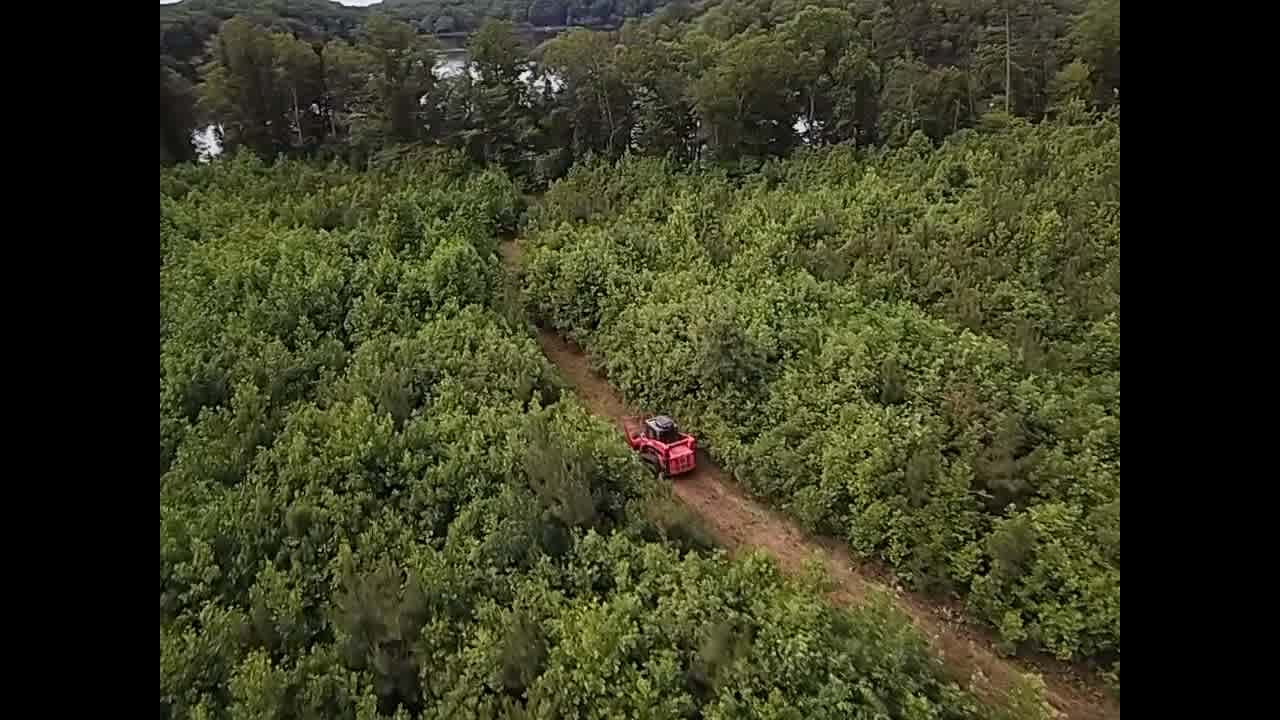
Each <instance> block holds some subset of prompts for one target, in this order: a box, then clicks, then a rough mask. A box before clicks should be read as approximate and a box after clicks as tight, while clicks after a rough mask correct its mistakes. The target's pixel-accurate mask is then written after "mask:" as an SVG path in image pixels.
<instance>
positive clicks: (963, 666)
mask: <svg viewBox="0 0 1280 720" xmlns="http://www.w3.org/2000/svg"><path fill="white" fill-rule="evenodd" d="M501 251H502V255H503V259H504V262H505V264H506V265H507V266H508V268H509V269H512V270H518V262H519V258H520V248H519V245H518V244H517V242H504V243H503V244H502V247H501ZM538 342H539V344H541V346H542V350H543V352H544V353H546V356H547V358H549V359H550V360H551V361H552V362H553V363H554V364H555V365H556V366H557V367H558V368H559V369H560V371H561V373H563V374H564V376H565V378H566V379H567V380H568V381H569V382H570V383H571V384H572V385H573V386H574V390H575V391H576V393H577V395H578V397H579V398H580V399H581V400H582V402H583V404H584V405H586V407H587V409H589V410H590V411H591V412H593V413H595V414H597V415H600V416H602V417H607V418H609V419H610V420H612V421H614V422H615V423H618V422H620V420H621V418H622V417H623V416H624V415H635V414H638V413H637V412H636V411H635V410H632V409H631V408H628V407H627V405H626V403H624V402H623V400H622V398H621V397H620V395H619V394H618V393H617V392H616V391H615V390H614V389H613V388H612V386H610V385H609V383H608V382H607V381H606V380H605V379H604V378H602V377H600V376H599V375H598V374H597V373H595V372H594V371H593V370H592V369H591V364H590V362H589V360H588V359H587V357H586V355H585V354H584V353H583V352H582V351H581V350H580V349H578V348H577V347H576V346H574V345H573V344H572V343H569V342H566V341H565V340H563V339H562V338H560V337H559V336H558V335H556V334H555V333H553V332H549V331H546V330H544V331H541V332H539V334H538ZM697 458H698V467H697V469H696V470H694V471H693V472H691V473H689V474H687V475H682V476H680V477H678V478H676V479H675V481H674V482H673V490H674V492H675V494H676V496H677V497H679V498H680V500H681V501H683V502H684V503H685V504H686V505H688V506H689V507H690V508H691V509H692V510H694V511H695V512H696V513H697V514H698V515H699V516H700V517H701V518H702V520H703V521H704V522H705V523H706V524H707V526H708V529H709V530H710V531H711V532H712V534H713V535H714V536H715V537H716V539H717V540H718V541H719V542H721V543H722V544H723V545H724V546H725V547H726V549H728V550H729V551H730V552H738V551H742V550H760V551H762V552H764V553H766V554H768V555H770V556H772V557H773V558H774V559H775V560H776V561H777V562H778V563H779V566H780V567H781V568H782V569H783V571H785V572H788V573H793V574H800V573H803V572H804V571H805V563H806V562H808V561H812V560H817V561H818V562H820V563H821V564H822V565H823V566H824V567H825V568H826V570H827V573H828V575H829V576H830V578H831V581H832V586H833V588H834V589H833V590H832V592H831V593H830V596H831V599H832V600H833V601H834V602H837V603H839V604H842V605H847V604H851V603H859V602H863V601H865V600H866V599H867V598H868V595H869V594H870V593H871V592H875V591H879V592H883V593H885V594H887V595H888V596H890V597H891V598H893V599H894V600H895V602H896V604H897V605H898V607H899V608H900V609H901V610H902V611H903V612H905V613H906V615H907V616H908V617H909V618H910V619H911V621H912V622H913V623H914V624H915V625H916V627H917V628H919V629H920V630H921V631H922V632H923V633H924V635H925V636H926V637H927V638H928V640H929V642H930V644H931V645H932V646H933V648H934V649H935V651H936V652H937V653H938V654H939V656H940V657H941V658H942V660H943V662H944V663H945V664H946V665H947V667H948V668H949V669H950V670H951V671H952V673H953V676H954V677H955V678H956V679H957V680H958V681H960V682H961V684H967V683H969V682H970V681H971V680H973V679H974V678H976V677H979V676H980V677H983V678H985V679H986V682H984V683H979V684H978V685H977V687H976V688H975V689H977V690H978V691H979V693H980V694H981V695H982V696H983V697H984V699H986V700H988V701H991V702H996V703H1000V702H1001V700H1002V698H1003V697H1004V695H1005V693H1006V692H1007V691H1008V689H1009V688H1010V687H1011V686H1012V684H1013V682H1014V680H1015V679H1016V678H1017V677H1018V675H1019V674H1021V673H1025V672H1028V671H1033V672H1036V673H1038V674H1040V675H1041V677H1043V678H1044V681H1045V685H1046V696H1047V698H1048V700H1049V702H1050V703H1051V704H1052V705H1053V706H1054V708H1055V709H1056V710H1058V711H1059V712H1060V713H1062V714H1063V715H1064V716H1065V717H1067V718H1072V719H1076V718H1078V719H1080V720H1111V719H1113V718H1119V717H1120V705H1119V702H1118V701H1117V700H1115V698H1114V697H1112V696H1111V695H1109V694H1108V693H1106V692H1105V691H1103V690H1101V689H1100V687H1099V685H1100V683H1098V682H1097V681H1096V680H1095V679H1094V678H1092V677H1085V676H1084V673H1082V672H1081V671H1079V670H1078V669H1077V668H1072V667H1068V666H1065V665H1063V664H1061V663H1057V662H1054V661H1052V660H1050V659H1036V660H1010V659H1006V658H1002V657H1000V656H999V655H998V654H997V653H996V652H995V651H994V650H993V649H992V648H993V639H992V637H991V636H990V634H989V633H987V632H986V631H984V630H982V629H980V628H976V627H974V626H972V625H971V624H969V623H967V622H966V621H965V620H964V619H963V617H962V615H961V613H960V612H959V611H958V610H956V609H955V608H953V607H949V606H946V605H945V604H943V605H940V604H938V603H936V602H930V601H929V600H926V599H925V598H923V597H921V596H919V595H917V594H915V593H911V592H906V591H903V590H902V589H901V588H900V587H898V586H897V585H896V583H895V582H894V581H893V579H892V574H891V573H889V572H887V571H886V570H884V569H883V568H880V567H877V566H875V565H874V564H872V563H866V562H860V561H859V560H857V559H855V558H853V557H852V556H851V555H850V554H849V551H848V550H847V549H846V548H845V547H844V546H843V545H842V544H840V543H838V542H835V541H833V540H830V539H826V538H818V537H814V536H812V535H810V534H809V533H807V532H805V531H804V530H803V529H802V528H800V527H799V526H798V525H797V524H796V523H795V522H794V521H792V520H791V519H789V518H787V517H785V516H783V515H781V514H779V513H777V512H774V511H772V510H770V509H769V508H767V507H765V506H764V505H762V504H760V503H759V502H757V501H755V500H753V499H752V498H751V497H750V496H749V495H748V494H747V493H746V492H745V491H744V490H743V489H742V487H741V486H740V485H738V483H737V482H736V481H735V480H734V478H733V477H732V476H731V475H730V474H729V473H727V472H726V471H724V470H723V469H721V468H720V466H719V465H717V464H716V463H715V462H714V461H713V460H712V459H711V458H710V457H708V456H707V454H706V453H705V452H703V451H702V450H699V451H698V456H697ZM979 674H980V675H979Z"/></svg>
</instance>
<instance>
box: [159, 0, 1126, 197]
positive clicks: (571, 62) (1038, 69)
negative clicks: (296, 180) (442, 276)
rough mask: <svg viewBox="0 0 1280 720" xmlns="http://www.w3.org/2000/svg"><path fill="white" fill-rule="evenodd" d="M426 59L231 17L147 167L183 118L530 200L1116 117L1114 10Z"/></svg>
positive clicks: (560, 45)
mask: <svg viewBox="0 0 1280 720" xmlns="http://www.w3.org/2000/svg"><path fill="white" fill-rule="evenodd" d="M637 12H639V11H637ZM348 38H350V39H348ZM437 50H438V46H436V45H435V43H434V41H433V40H432V39H431V38H430V37H428V36H426V35H423V34H421V33H420V32H417V31H416V30H415V28H414V27H413V26H411V25H409V24H407V23H404V22H402V21H399V20H396V19H394V18H393V17H392V16H391V15H387V14H381V13H378V14H374V15H372V16H370V17H369V19H368V20H367V21H366V22H365V23H364V24H363V25H361V26H360V27H359V28H358V29H356V30H352V31H350V32H347V33H345V34H342V36H341V37H334V38H330V39H328V40H324V41H323V42H322V41H321V40H320V39H314V38H313V39H306V38H303V37H300V36H299V35H297V34H291V33H289V32H279V31H274V32H273V31H272V30H271V29H270V28H269V26H266V25H263V24H262V23H260V22H254V21H253V20H251V19H249V18H246V17H233V18H232V19H231V20H228V21H227V22H226V23H224V24H223V25H222V26H221V30H220V31H219V32H218V34H217V35H216V36H214V37H213V38H212V40H211V42H210V45H209V51H208V56H209V58H208V62H207V63H206V64H205V65H204V66H203V67H202V69H201V71H200V74H199V82H198V84H197V85H195V88H194V89H193V88H192V86H190V85H189V84H188V81H187V80H188V79H184V78H183V77H182V76H181V73H180V72H178V71H177V70H174V69H173V68H162V71H161V85H162V90H161V92H162V110H161V115H162V140H161V142H162V150H161V154H162V158H179V159H185V158H188V157H190V155H191V153H192V150H191V148H190V147H176V146H175V145H173V144H169V145H166V144H165V143H166V142H167V140H166V139H167V138H174V137H183V136H184V135H183V133H184V132H189V130H190V129H191V126H190V125H189V124H188V123H190V122H192V121H193V120H194V118H197V117H200V118H202V119H204V120H208V121H210V122H214V123H216V124H218V125H219V126H220V127H221V128H222V129H223V132H224V133H225V137H224V142H225V144H226V146H227V147H228V148H230V149H234V148H235V147H237V146H240V145H246V146H248V147H250V148H251V149H253V150H254V151H255V152H256V153H258V154H259V155H260V156H262V157H265V158H270V157H275V156H276V155H279V154H282V153H283V154H292V155H313V154H318V153H319V154H324V153H328V154H333V155H340V156H344V157H347V158H348V159H354V160H355V161H356V162H357V164H359V163H360V162H363V161H366V160H367V159H368V158H370V157H372V156H373V155H374V154H376V153H377V152H379V151H382V150H385V149H387V148H393V147H397V146H401V145H404V144H406V143H408V144H413V143H425V144H433V145H443V146H447V147H452V148H455V149H459V150H462V151H463V152H465V153H467V154H468V155H469V156H471V157H472V158H473V159H475V160H478V161H481V162H497V163H500V164H502V165H503V166H504V167H505V168H506V169H507V170H508V171H509V172H511V173H512V174H513V176H515V177H516V178H518V179H520V180H521V181H522V182H525V183H526V184H530V185H534V186H543V185H545V183H547V182H549V181H550V180H552V179H555V178H558V177H561V176H563V174H564V172H565V171H566V170H567V169H568V168H569V167H570V166H572V164H573V163H574V162H576V161H577V160H579V159H581V158H584V157H587V156H597V157H604V158H608V159H617V158H620V157H622V156H623V155H626V154H633V155H645V156H654V157H662V158H669V159H673V160H675V161H677V162H681V163H686V164H687V163H695V162H697V163H701V164H706V163H715V164H720V165H728V166H731V167H740V168H746V169H748V170H749V169H753V168H756V167H758V166H759V165H760V163H761V162H762V161H763V160H765V159H767V158H770V157H778V156H783V155H786V154H788V153H790V152H791V151H793V150H795V149H796V148H798V147H806V146H808V147H812V146H821V145H830V144H840V143H848V144H853V145H858V146H878V145H889V146H899V145H902V144H904V143H905V142H906V141H907V140H908V139H909V138H910V137H911V135H912V134H913V133H915V132H916V131H920V132H922V133H923V134H924V135H925V136H926V137H927V138H929V139H930V140H932V141H933V142H935V143H936V142H938V141H941V140H942V139H943V138H945V137H946V136H947V135H949V134H952V133H954V132H957V131H959V130H962V129H965V128H970V127H978V126H981V125H982V124H984V123H996V124H998V123H1001V122H1003V120H1002V119H1001V118H1003V117H1007V116H1016V117H1023V118H1026V119H1029V120H1036V121H1038V120H1040V119H1043V118H1045V117H1049V116H1052V115H1055V114H1061V113H1064V112H1076V111H1078V110H1086V111H1092V110H1107V109H1110V110H1112V111H1114V112H1116V113H1118V109H1119V90H1120V63H1119V60H1120V43H1119V1H1118V0H1087V1H1086V2H1083V3H1081V2H1078V1H1077V0H1008V1H1007V2H998V1H997V0H966V1H964V2H959V1H957V2H949V3H937V2H926V1H925V0H895V1H892V2H886V1H872V0H864V1H860V2H834V1H831V2H821V1H820V2H811V1H807V0H806V2H793V1H791V0H754V1H752V2H747V1H745V0H724V1H723V2H707V3H705V4H702V5H699V6H696V7H693V6H690V5H688V4H685V3H683V2H677V3H670V4H667V5H664V6H663V7H662V8H661V9H659V10H658V11H657V12H655V13H653V14H652V15H651V16H650V17H647V18H644V19H631V20H628V21H627V22H626V23H624V24H623V26H622V27H621V28H620V29H618V30H616V31H597V30H588V29H574V30H570V31H568V32H565V33H563V34H561V35H560V36H558V37H556V38H554V39H552V40H550V41H547V42H545V43H543V44H541V45H540V46H538V47H536V48H531V47H529V46H528V43H527V42H526V41H525V38H524V36H523V35H522V34H521V33H520V32H519V30H518V28H517V27H516V26H515V25H513V24H512V23H510V22H505V21H496V20H486V21H484V22H483V23H481V25H480V27H479V29H478V30H477V31H476V32H475V33H473V34H472V35H471V37H470V39H469V42H468V50H469V56H470V59H471V71H470V72H466V73H462V74H460V75H458V76H456V77H452V78H445V79H441V78H438V77H437V76H436V75H435V74H433V72H432V68H433V67H434V64H435V55H436V53H437ZM163 65H164V60H163V56H162V66H163ZM166 98H167V102H168V103H169V104H168V105H167V106H166V105H165V103H166ZM184 102H186V103H187V104H183V103H184ZM192 103H194V104H192ZM166 107H167V108H169V109H168V110H166ZM164 128H169V130H168V131H167V132H166V131H165V130H164Z"/></svg>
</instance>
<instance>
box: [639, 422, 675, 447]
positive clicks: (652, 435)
mask: <svg viewBox="0 0 1280 720" xmlns="http://www.w3.org/2000/svg"><path fill="white" fill-rule="evenodd" d="M644 434H645V437H647V438H649V439H650V440H657V441H658V442H660V443H663V444H665V445H670V444H672V443H674V442H678V441H679V440H680V430H679V428H677V427H676V423H675V421H674V420H672V419H671V418H669V417H667V416H666V415H658V416H656V417H651V418H649V419H648V420H645V421H644Z"/></svg>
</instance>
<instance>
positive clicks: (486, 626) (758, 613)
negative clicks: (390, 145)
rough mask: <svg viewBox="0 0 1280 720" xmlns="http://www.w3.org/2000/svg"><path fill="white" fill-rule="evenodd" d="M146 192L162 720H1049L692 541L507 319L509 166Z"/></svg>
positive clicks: (685, 524) (755, 564) (292, 171)
mask: <svg viewBox="0 0 1280 720" xmlns="http://www.w3.org/2000/svg"><path fill="white" fill-rule="evenodd" d="M160 186H161V193H160V210H161V219H160V263H161V264H160V286H161V293H160V312H161V326H160V367H161V371H160V436H161V441H160V638H159V644H160V716H161V718H213V719H218V718H242V717H253V718H264V719H266V718H335V717H353V718H361V719H368V720H372V719H373V718H396V719H397V720H399V719H403V718H446V717H448V718H457V717H468V718H480V717H485V718H488V717H512V718H516V717H624V716H625V717H813V718H845V717H852V716H864V715H865V716H867V717H870V716H873V715H874V716H877V717H892V718H940V717H946V718H961V719H963V718H975V719H976V718H979V717H982V718H991V717H996V718H1001V717H1008V718H1014V717H1025V718H1039V717H1045V716H1044V715H1043V714H1042V710H1041V707H1040V706H1039V705H1037V704H1036V703H1034V702H1033V703H1030V704H1027V705H1025V706H1023V707H1015V708H1013V709H1011V710H1008V709H1006V710H1005V711H999V712H997V711H995V710H990V709H986V708H981V707H979V706H978V705H977V703H976V702H975V700H974V698H973V696H971V695H969V694H968V693H966V692H965V691H964V690H962V689H961V687H960V686H959V685H957V684H956V683H954V682H952V681H950V680H948V679H947V678H946V677H945V676H944V675H943V673H942V671H941V668H940V666H939V663H938V661H937V659H936V658H935V657H934V656H932V655H931V654H930V652H929V651H928V648H927V646H926V644H925V642H924V640H923V638H922V637H921V636H920V635H919V634H918V633H916V632H915V631H914V630H913V629H912V628H910V626H909V625H908V623H907V622H906V621H905V620H904V619H903V618H902V617H901V616H898V615H895V614H893V613H892V612H889V611H888V610H885V609H884V608H871V609H862V610H855V611H845V610H838V609H835V608H833V607H832V606H830V605H828V604H827V603H826V602H824V601H823V600H822V598H821V596H820V594H819V588H818V587H817V586H816V585H814V584H808V585H800V584H796V583H794V582H792V581H789V580H784V579H783V578H782V577H780V575H779V573H778V572H777V570H776V569H775V568H774V567H773V566H772V565H771V564H770V563H768V562H765V561H763V560H762V559H760V558H758V557H747V558H744V559H741V560H736V561H733V562H730V561H728V560H727V559H726V558H725V557H724V556H723V555H722V554H720V553H718V552H710V551H709V545H708V543H707V542H706V540H705V538H704V537H703V536H702V535H701V532H700V531H699V529H698V527H697V526H696V525H694V524H692V523H690V522H689V521H688V518H687V517H684V516H682V515H681V514H680V511H679V510H678V509H677V508H678V505H677V504H676V503H675V501H674V500H673V498H672V497H671V496H670V494H669V492H668V491H667V490H666V489H664V488H663V487H661V486H659V485H658V484H656V483H655V482H653V480H652V479H650V478H649V476H648V475H647V473H646V471H645V470H643V468H642V467H641V466H640V464H639V463H638V461H637V460H636V459H635V458H634V457H632V455H631V453H630V452H629V451H628V450H627V449H626V447H625V445H624V444H622V443H620V442H618V438H617V436H616V431H615V430H614V429H612V428H610V427H608V426H607V425H606V424H604V423H603V422H601V421H599V420H597V419H594V418H592V417H590V416H589V415H588V414H587V413H586V412H585V411H584V410H583V409H582V408H581V407H580V406H579V405H578V404H577V403H576V401H574V400H573V399H572V396H571V394H568V393H564V394H562V393H561V388H560V386H559V382H558V380H557V379H556V377H555V376H554V374H553V372H552V369H551V367H550V366H549V364H548V362H547V361H546V359H545V358H544V357H543V356H542V355H541V353H540V352H539V350H538V347H537V344H536V343H535V342H534V340H533V338H532V337H531V336H530V334H529V332H528V328H527V326H526V325H525V324H524V322H523V321H522V320H521V319H520V316H519V311H518V308H517V307H516V306H514V305H512V304H511V303H510V302H509V301H508V299H507V298H509V297H510V295H509V293H507V292H506V291H505V289H504V285H503V283H502V281H501V279H500V275H499V271H498V263H497V259H496V258H495V255H494V252H493V251H494V247H495V246H494V239H493V238H494V237H495V235H496V234H498V233H499V232H501V231H503V230H504V229H510V228H511V226H512V224H513V223H514V221H515V219H516V216H517V214H518V213H519V211H520V209H521V208H520V195H519V194H518V192H517V191H516V188H515V186H514V184H513V183H512V182H511V181H510V180H508V179H507V178H506V177H505V176H504V175H503V174H502V173H500V172H495V171H487V172H473V171H472V170H470V169H469V168H468V162H467V161H466V160H465V159H464V158H461V157H457V156H453V157H440V158H435V159H426V158H422V157H417V156H411V157H404V158H400V159H397V160H394V161H391V162H388V163H385V164H383V165H381V166H380V168H379V169H377V170H375V171H370V172H363V173H357V172H353V171H351V170H348V169H344V168H342V167H340V166H337V165H334V166H331V167H329V168H326V169H321V168H319V167H317V166H316V165H312V164H303V163H299V162H295V161H288V160H281V161H278V162H276V163H275V164H274V165H272V166H267V165H266V164H264V163H263V162H262V161H261V160H259V159H257V158H255V157H253V156H251V155H250V154H248V153H247V152H241V153H238V154H237V155H235V156H234V157H231V158H226V159H223V160H220V161H219V162H216V163H212V164H208V165H200V166H197V165H185V166H181V167H178V168H173V169H168V170H164V171H162V172H161V175H160ZM1001 712H1003V713H1005V714H1000V713H1001Z"/></svg>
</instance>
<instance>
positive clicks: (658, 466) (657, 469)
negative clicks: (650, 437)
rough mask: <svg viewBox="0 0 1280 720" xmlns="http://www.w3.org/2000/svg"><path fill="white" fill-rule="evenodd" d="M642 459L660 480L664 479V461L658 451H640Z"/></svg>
mask: <svg viewBox="0 0 1280 720" xmlns="http://www.w3.org/2000/svg"><path fill="white" fill-rule="evenodd" d="M640 459H641V460H643V461H644V464H645V465H646V466H647V467H648V468H649V470H650V471H652V472H653V474H654V475H655V476H656V477H657V478H658V479H659V480H661V479H662V461H661V460H659V459H658V456H657V454H656V453H652V452H644V453H640Z"/></svg>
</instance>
